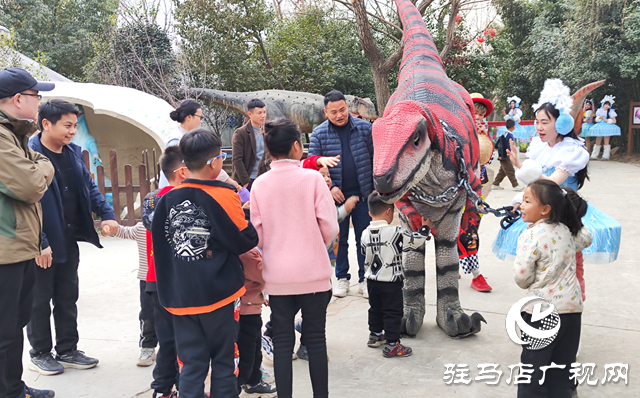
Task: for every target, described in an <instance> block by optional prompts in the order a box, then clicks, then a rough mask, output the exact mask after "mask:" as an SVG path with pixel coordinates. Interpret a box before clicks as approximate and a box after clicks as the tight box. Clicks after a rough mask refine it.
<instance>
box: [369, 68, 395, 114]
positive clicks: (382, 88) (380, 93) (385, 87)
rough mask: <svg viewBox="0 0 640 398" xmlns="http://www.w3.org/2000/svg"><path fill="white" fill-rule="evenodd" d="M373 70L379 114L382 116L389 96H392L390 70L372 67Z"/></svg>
mask: <svg viewBox="0 0 640 398" xmlns="http://www.w3.org/2000/svg"><path fill="white" fill-rule="evenodd" d="M371 72H373V85H374V87H375V89H376V102H377V105H378V116H379V117H380V116H382V115H383V114H384V109H385V108H386V107H387V103H388V102H389V98H391V92H390V90H389V71H384V70H382V69H381V68H374V67H372V68H371Z"/></svg>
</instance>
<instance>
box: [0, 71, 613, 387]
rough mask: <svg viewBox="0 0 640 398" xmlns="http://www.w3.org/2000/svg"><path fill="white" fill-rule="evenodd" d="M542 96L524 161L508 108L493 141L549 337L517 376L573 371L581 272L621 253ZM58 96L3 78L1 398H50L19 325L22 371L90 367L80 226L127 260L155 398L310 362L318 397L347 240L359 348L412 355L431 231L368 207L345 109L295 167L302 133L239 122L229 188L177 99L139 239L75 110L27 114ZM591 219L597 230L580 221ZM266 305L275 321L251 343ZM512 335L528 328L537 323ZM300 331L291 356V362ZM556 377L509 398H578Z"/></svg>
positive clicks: (370, 195) (555, 93) (511, 238)
mask: <svg viewBox="0 0 640 398" xmlns="http://www.w3.org/2000/svg"><path fill="white" fill-rule="evenodd" d="M547 83H548V84H545V89H544V90H543V92H542V93H541V96H540V103H539V104H536V105H535V106H534V110H535V111H536V132H537V137H534V138H533V140H532V143H531V148H530V150H529V153H528V157H529V159H528V160H526V161H525V162H521V161H520V159H519V157H518V152H519V151H517V149H516V146H515V142H514V136H513V131H514V130H515V129H516V128H517V127H518V125H517V122H518V121H519V120H518V121H516V120H514V119H515V118H518V119H519V118H520V117H521V112H520V113H518V112H516V110H517V106H518V103H519V99H518V98H517V97H515V98H516V99H511V98H510V103H511V104H512V105H514V106H512V107H511V109H512V110H513V112H511V111H510V112H509V114H510V115H511V118H508V120H507V122H506V129H507V133H506V134H504V135H502V136H501V137H499V139H498V143H497V149H498V159H499V161H500V173H499V175H498V176H497V177H496V179H495V180H494V181H493V182H492V185H493V189H498V188H499V185H500V182H501V181H502V179H504V177H508V178H509V180H510V182H511V184H512V186H513V187H514V190H515V191H523V192H520V194H518V195H517V196H516V198H514V201H513V204H514V207H515V208H516V209H517V208H519V209H520V210H521V212H522V219H521V220H520V221H518V222H517V223H516V224H514V225H513V226H512V227H511V228H509V229H506V230H502V231H501V232H500V234H499V235H498V237H497V239H496V242H495V243H494V245H493V250H494V252H496V254H497V255H498V256H499V257H503V258H504V257H505V256H507V255H511V256H514V258H515V267H514V276H515V281H516V283H517V284H518V286H520V287H521V288H523V289H528V290H529V292H530V294H532V295H536V296H538V297H542V298H545V299H546V300H547V301H548V303H551V304H553V305H554V306H555V308H556V309H557V311H558V312H559V314H560V319H561V320H562V322H561V325H562V326H561V329H560V331H559V333H558V337H557V338H556V339H555V340H554V342H553V343H551V344H550V345H549V346H547V347H545V348H543V349H540V350H530V349H528V348H526V347H525V348H523V351H522V357H521V361H522V362H523V363H532V364H535V365H536V366H543V365H548V364H550V363H552V362H555V363H566V364H570V363H573V362H575V360H576V355H577V350H578V345H579V338H580V325H581V312H582V302H583V301H584V299H585V282H584V278H583V274H582V272H583V271H582V264H583V261H584V258H585V257H587V256H588V255H589V254H594V255H599V256H600V257H602V254H603V253H604V254H611V253H613V252H614V251H615V252H616V253H617V249H616V248H615V247H616V243H617V246H618V247H619V236H618V242H611V239H608V241H607V242H602V241H603V239H601V237H600V236H599V234H601V233H602V231H601V229H602V225H603V224H605V225H606V224H607V223H609V225H611V224H613V223H615V221H614V220H612V219H610V217H608V216H607V215H606V214H604V213H603V212H601V211H599V210H598V209H595V208H594V207H593V206H592V205H590V204H587V203H586V202H585V201H584V200H583V199H582V198H581V197H580V196H579V195H578V194H577V191H578V189H580V188H581V187H582V185H583V184H584V181H585V179H586V178H588V175H587V167H586V165H587V163H588V161H589V153H588V151H587V150H586V149H585V148H584V146H583V144H582V141H581V140H580V139H579V138H578V137H577V136H576V135H575V133H574V132H573V122H571V123H570V126H569V123H568V122H567V120H566V119H567V116H569V115H568V114H569V108H568V107H567V106H566V103H567V101H566V98H564V97H563V96H564V92H565V90H564V88H565V87H564V86H563V85H562V83H561V82H559V81H548V82H547ZM53 88H54V85H53V83H39V82H37V81H36V80H35V79H34V78H33V77H32V76H31V75H29V74H28V73H27V72H26V71H24V70H22V69H17V68H13V69H6V70H4V71H1V72H0V138H2V140H0V151H1V152H2V154H3V156H2V158H0V214H1V216H0V264H1V265H0V300H1V303H2V306H3V310H2V311H0V397H7V398H16V397H20V398H22V397H25V398H30V397H33V398H35V397H38V398H40V397H45V398H51V397H53V396H54V395H55V394H54V392H53V391H50V390H37V389H33V388H30V387H28V386H26V385H25V384H24V383H23V382H22V381H21V380H22V370H23V364H22V347H23V328H24V327H26V328H27V336H28V340H29V343H30V345H31V347H32V348H31V350H30V351H29V354H30V357H31V360H30V362H29V363H28V367H29V369H31V370H33V371H36V372H39V373H40V374H42V375H55V374H59V373H62V372H64V369H65V368H76V369H89V368H92V367H95V366H96V365H97V364H98V359H95V358H92V357H90V356H88V355H86V354H85V353H84V352H83V351H80V350H78V342H79V336H78V330H77V329H78V328H77V317H78V310H77V305H76V303H77V301H78V292H79V290H78V265H79V261H80V255H79V249H78V244H77V242H79V241H85V242H89V243H92V244H94V245H95V246H97V247H101V246H100V241H99V238H98V235H97V234H96V232H95V229H94V228H93V220H92V214H91V213H92V212H93V213H95V214H96V215H98V216H99V217H100V219H101V220H102V221H101V232H102V234H103V235H104V236H108V235H112V236H115V237H118V238H123V239H132V240H135V241H136V243H137V245H138V257H139V270H138V279H139V280H140V306H141V308H140V314H139V320H140V341H139V344H140V350H141V351H140V357H139V359H138V362H137V365H139V366H151V365H154V363H155V367H154V370H153V380H152V382H151V388H152V389H153V391H154V392H153V396H154V398H156V397H163V398H170V397H177V396H180V397H187V398H201V397H202V396H203V394H204V385H205V378H206V377H207V375H208V374H209V373H210V374H211V387H210V391H209V394H210V396H211V397H238V396H239V394H240V393H244V394H245V395H246V396H255V397H275V396H279V397H281V398H290V397H291V396H292V386H293V370H292V359H294V358H302V359H306V360H308V361H309V373H310V378H311V384H312V389H313V396H314V397H317V398H321V397H328V395H329V376H328V361H329V358H328V356H327V342H326V336H325V330H326V311H327V306H328V304H329V302H330V300H331V298H332V296H335V297H336V298H337V299H340V298H343V297H345V296H347V294H348V292H349V290H350V287H351V283H350V279H351V275H350V274H349V268H350V267H349V261H348V257H349V256H348V254H349V252H348V250H349V245H348V236H349V233H350V229H351V228H350V226H351V225H353V230H354V233H355V241H356V245H357V247H356V248H355V249H356V251H357V260H358V285H357V286H358V294H361V295H362V296H363V297H364V298H366V299H368V302H369V312H368V324H369V338H368V341H367V342H366V344H367V345H368V346H369V347H372V348H378V347H383V348H382V350H381V351H382V352H381V354H382V356H383V357H386V358H394V357H406V356H409V355H411V354H412V353H413V350H412V349H411V348H410V347H408V346H405V345H403V344H402V343H401V340H400V323H401V319H402V316H403V296H402V294H403V278H404V274H403V269H402V256H401V255H398V254H397V253H398V252H400V253H402V251H403V250H424V247H425V242H426V241H427V240H428V239H430V235H431V234H437V227H436V224H434V222H432V220H429V219H423V222H422V226H421V228H420V229H419V230H417V231H407V230H405V229H404V228H402V227H400V226H396V225H393V219H394V209H395V208H394V206H393V204H388V203H385V202H384V201H383V200H382V198H381V197H380V196H379V195H378V194H377V192H375V190H374V184H373V153H374V147H373V142H372V138H371V124H370V123H369V122H367V121H364V120H361V119H358V118H355V117H353V116H352V115H351V114H350V113H349V109H348V105H347V102H346V99H345V97H344V95H343V94H342V93H340V92H338V91H335V90H334V91H331V92H329V93H328V94H327V95H326V96H325V99H324V106H325V108H324V111H325V114H326V117H327V120H326V121H325V122H323V123H322V124H321V125H319V126H317V127H316V128H315V130H314V133H313V135H312V137H311V142H310V146H309V153H308V157H306V158H305V159H303V157H304V146H303V140H302V135H301V133H300V129H299V128H298V126H296V125H295V123H293V122H292V121H290V120H286V119H281V120H276V121H267V115H268V109H266V106H265V104H264V102H262V101H260V100H259V99H253V100H251V101H249V103H248V104H247V108H248V112H247V116H248V121H247V123H246V124H245V125H244V126H242V127H240V128H239V129H237V130H236V131H235V132H234V135H233V155H232V157H233V158H232V164H233V172H232V177H230V176H229V175H228V174H227V173H226V172H225V171H224V170H223V163H224V160H225V159H226V157H227V154H226V153H224V152H222V142H221V140H220V137H218V136H217V135H216V134H214V133H213V132H212V131H210V130H209V129H208V128H206V127H202V126H201V121H202V117H203V113H202V112H203V110H202V106H201V105H200V104H198V103H197V102H196V101H193V100H185V101H184V102H183V103H182V104H181V105H180V107H178V108H177V109H176V110H175V111H173V112H172V113H171V115H170V116H171V118H172V119H173V120H175V121H176V122H178V123H180V126H179V128H178V129H177V131H176V132H175V134H172V135H170V137H168V139H167V140H166V148H165V151H164V153H163V155H162V157H161V159H160V164H161V169H162V181H161V183H160V185H161V189H159V190H157V191H155V192H152V193H150V194H149V195H147V197H146V198H145V200H144V206H143V209H142V222H141V223H139V224H137V225H135V226H132V227H125V226H121V225H118V223H116V221H115V216H114V211H113V209H112V208H111V207H110V206H109V205H108V203H107V202H106V200H105V198H104V197H103V196H102V194H101V193H100V192H99V191H98V188H97V187H96V184H95V183H94V182H93V180H92V177H91V175H90V174H89V172H88V170H87V168H86V167H85V165H84V162H83V160H82V153H81V148H80V147H78V146H77V145H75V144H73V143H72V142H71V141H72V139H73V136H74V135H75V131H76V127H77V117H78V114H79V111H78V108H77V107H76V106H75V105H73V104H71V103H68V102H66V101H63V100H50V101H47V102H44V103H42V104H40V103H39V101H38V100H39V98H40V95H39V94H38V92H39V91H46V90H52V89H53ZM566 91H568V89H567V90H566ZM472 99H473V102H474V105H475V116H476V123H477V124H476V127H477V131H478V134H486V126H485V122H484V119H485V118H486V117H487V116H488V115H489V114H491V112H492V110H493V104H492V103H491V101H489V100H487V99H484V98H483V97H482V96H481V95H472ZM609 101H612V99H610V100H609ZM603 112H605V113H604V114H603V115H600V116H599V117H601V118H609V119H605V120H610V119H611V118H615V114H612V113H611V111H609V110H608V108H606V107H605V108H604V111H603ZM601 113H602V112H601ZM505 114H506V112H505ZM585 117H586V116H585ZM35 120H37V124H36V123H34V121H35ZM568 126H569V127H568ZM36 131H39V132H37V133H36ZM34 133H36V134H34ZM596 145H598V144H596ZM514 166H515V167H516V168H517V169H518V170H517V171H515V170H514ZM518 180H520V181H522V182H523V183H524V184H526V188H525V187H524V186H520V185H519V183H518ZM485 183H489V181H488V179H485ZM283 192H287V195H283V194H282V193H283ZM292 214H295V217H292V216H291V215H292ZM587 215H590V217H587ZM468 217H469V218H468V220H472V221H475V222H469V223H468V227H467V228H466V229H462V228H460V235H459V242H458V247H459V253H460V263H461V265H462V268H463V270H464V271H465V273H472V274H473V281H472V284H471V287H473V288H474V289H476V290H478V291H481V292H487V291H490V290H491V289H492V288H491V287H490V286H489V285H488V284H487V283H486V280H485V279H484V277H483V276H482V274H480V272H479V267H480V265H479V262H478V257H477V252H478V244H479V242H478V231H477V228H478V225H479V221H480V215H479V214H478V213H477V211H475V210H474V213H473V214H470V215H468ZM594 219H596V220H598V222H599V224H597V225H596V224H594V223H593V222H589V220H594ZM592 242H593V244H592ZM398 245H399V246H398ZM586 248H589V249H588V250H585V249H586ZM583 250H585V251H584V256H583ZM332 266H334V267H335V270H334V269H333V268H332ZM334 272H335V277H336V279H337V283H336V284H335V285H332V283H331V278H332V276H333V274H334ZM563 288H564V290H563ZM51 303H53V320H54V324H55V331H56V334H55V346H54V344H53V339H52V336H51V325H50V317H51V314H52V312H51V307H50V304H51ZM265 305H268V306H269V307H270V309H271V315H270V321H269V322H268V323H267V324H266V325H264V326H263V323H262V315H261V314H262V309H263V306H265ZM299 313H300V314H301V317H300V318H298V314H299ZM524 318H525V320H526V321H527V323H529V324H531V325H533V326H536V325H537V326H539V325H538V323H539V322H538V323H536V322H537V321H532V319H531V308H527V309H526V312H524ZM263 328H264V329H265V330H264V332H263ZM296 331H298V332H299V333H300V334H301V344H300V348H299V349H298V350H297V351H296V352H294V346H295V341H296ZM363 344H364V342H363ZM158 346H159V347H158ZM157 347H158V350H157V353H156V348H157ZM54 352H55V354H54ZM264 356H266V357H267V358H268V359H270V360H272V361H273V365H274V371H275V377H273V376H271V375H270V374H268V373H267V372H266V371H265V370H264V369H263V367H262V362H263V359H264V358H263V357H264ZM565 370H566V372H565V371H558V372H555V373H550V374H549V375H547V376H546V377H547V379H546V382H545V383H544V384H543V385H541V384H540V383H538V380H539V379H540V378H542V377H543V375H542V374H540V372H539V371H537V372H536V373H535V374H534V375H533V381H532V383H530V384H520V385H519V386H518V390H519V391H518V396H519V397H545V396H558V397H572V396H574V394H575V392H576V388H575V385H574V384H573V383H572V382H571V381H570V378H569V369H568V367H567V369H565Z"/></svg>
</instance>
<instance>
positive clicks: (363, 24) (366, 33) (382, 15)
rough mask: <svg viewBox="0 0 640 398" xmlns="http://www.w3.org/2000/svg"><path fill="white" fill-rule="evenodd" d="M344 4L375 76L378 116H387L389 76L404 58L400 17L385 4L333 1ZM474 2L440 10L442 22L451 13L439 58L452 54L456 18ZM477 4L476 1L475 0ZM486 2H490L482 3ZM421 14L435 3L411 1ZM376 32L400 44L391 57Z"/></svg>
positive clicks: (453, 2) (454, 0)
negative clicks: (384, 50)
mask: <svg viewBox="0 0 640 398" xmlns="http://www.w3.org/2000/svg"><path fill="white" fill-rule="evenodd" d="M333 1H334V2H336V3H339V4H342V5H343V6H345V7H346V8H347V9H348V10H350V11H351V12H353V14H354V16H355V20H356V24H357V25H358V38H359V39H360V44H361V45H362V48H363V50H364V53H365V55H366V56H367V59H368V60H369V63H370V64H371V70H372V73H373V82H374V85H375V90H376V98H377V108H378V113H380V114H382V113H384V109H385V108H386V106H387V103H388V102H389V98H390V97H391V90H390V88H389V73H390V72H391V70H392V69H393V68H394V67H395V66H396V64H397V63H398V61H400V59H401V58H402V53H403V51H404V45H403V42H402V35H403V33H404V32H403V29H402V27H401V26H400V22H399V19H400V18H399V17H398V13H397V11H396V9H395V8H393V6H391V5H389V4H388V3H381V1H382V0H368V2H367V1H366V0H350V2H348V0H333ZM472 1H474V0H450V1H448V2H445V3H444V4H442V5H441V6H440V9H441V16H440V17H439V20H440V21H442V20H443V19H444V17H445V15H446V14H447V12H446V11H447V10H448V11H449V12H448V14H449V22H448V24H447V32H446V42H445V46H444V47H443V49H442V51H441V52H440V58H445V57H446V56H447V55H448V54H449V52H450V51H451V47H452V44H453V39H454V37H455V32H456V15H457V14H458V12H459V11H460V10H461V8H462V7H463V5H465V4H467V3H471V2H472ZM476 1H477V0H476ZM481 1H487V0H481ZM412 2H413V3H414V4H417V5H416V7H417V8H418V11H419V12H420V15H423V16H424V14H425V12H426V11H427V9H428V8H429V6H430V5H432V4H433V3H434V0H421V1H420V2H419V4H418V0H412ZM374 32H376V33H378V34H381V35H383V36H384V37H386V38H387V39H389V40H391V41H392V42H395V43H397V45H398V47H397V49H396V50H395V51H393V52H392V53H391V55H389V56H388V57H385V55H384V52H383V50H382V49H381V48H380V46H379V44H378V42H377V41H376V39H375V37H374Z"/></svg>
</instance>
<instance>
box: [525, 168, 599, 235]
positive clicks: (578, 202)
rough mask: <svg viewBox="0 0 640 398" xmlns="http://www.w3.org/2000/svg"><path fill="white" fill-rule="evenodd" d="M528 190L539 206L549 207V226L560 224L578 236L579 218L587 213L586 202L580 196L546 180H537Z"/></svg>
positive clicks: (580, 223)
mask: <svg viewBox="0 0 640 398" xmlns="http://www.w3.org/2000/svg"><path fill="white" fill-rule="evenodd" d="M529 188H530V189H531V191H532V193H533V195H534V196H535V197H536V198H537V199H538V201H539V202H540V203H541V204H543V205H549V206H550V207H551V213H550V214H549V218H548V219H547V221H548V222H549V223H550V224H557V223H562V224H564V225H566V226H567V228H569V230H570V231H571V234H572V235H573V236H576V235H578V233H579V232H580V230H581V229H582V227H583V225H582V220H581V217H582V216H584V214H585V213H586V212H587V202H586V201H585V200H584V199H582V197H580V195H578V194H577V193H576V192H575V191H574V190H573V189H571V188H564V189H563V188H560V186H559V185H558V184H556V183H555V182H553V181H552V180H548V179H539V180H537V181H535V182H533V183H532V184H530V185H529Z"/></svg>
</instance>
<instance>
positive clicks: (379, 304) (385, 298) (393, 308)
mask: <svg viewBox="0 0 640 398" xmlns="http://www.w3.org/2000/svg"><path fill="white" fill-rule="evenodd" d="M402 284H403V281H397V282H378V281H372V280H370V279H367V290H368V291H369V331H370V332H372V333H381V332H382V331H383V330H384V335H385V337H386V339H387V342H389V343H394V342H396V341H398V340H399V339H400V322H401V321H402V310H403V307H402V305H403V304H402Z"/></svg>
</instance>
